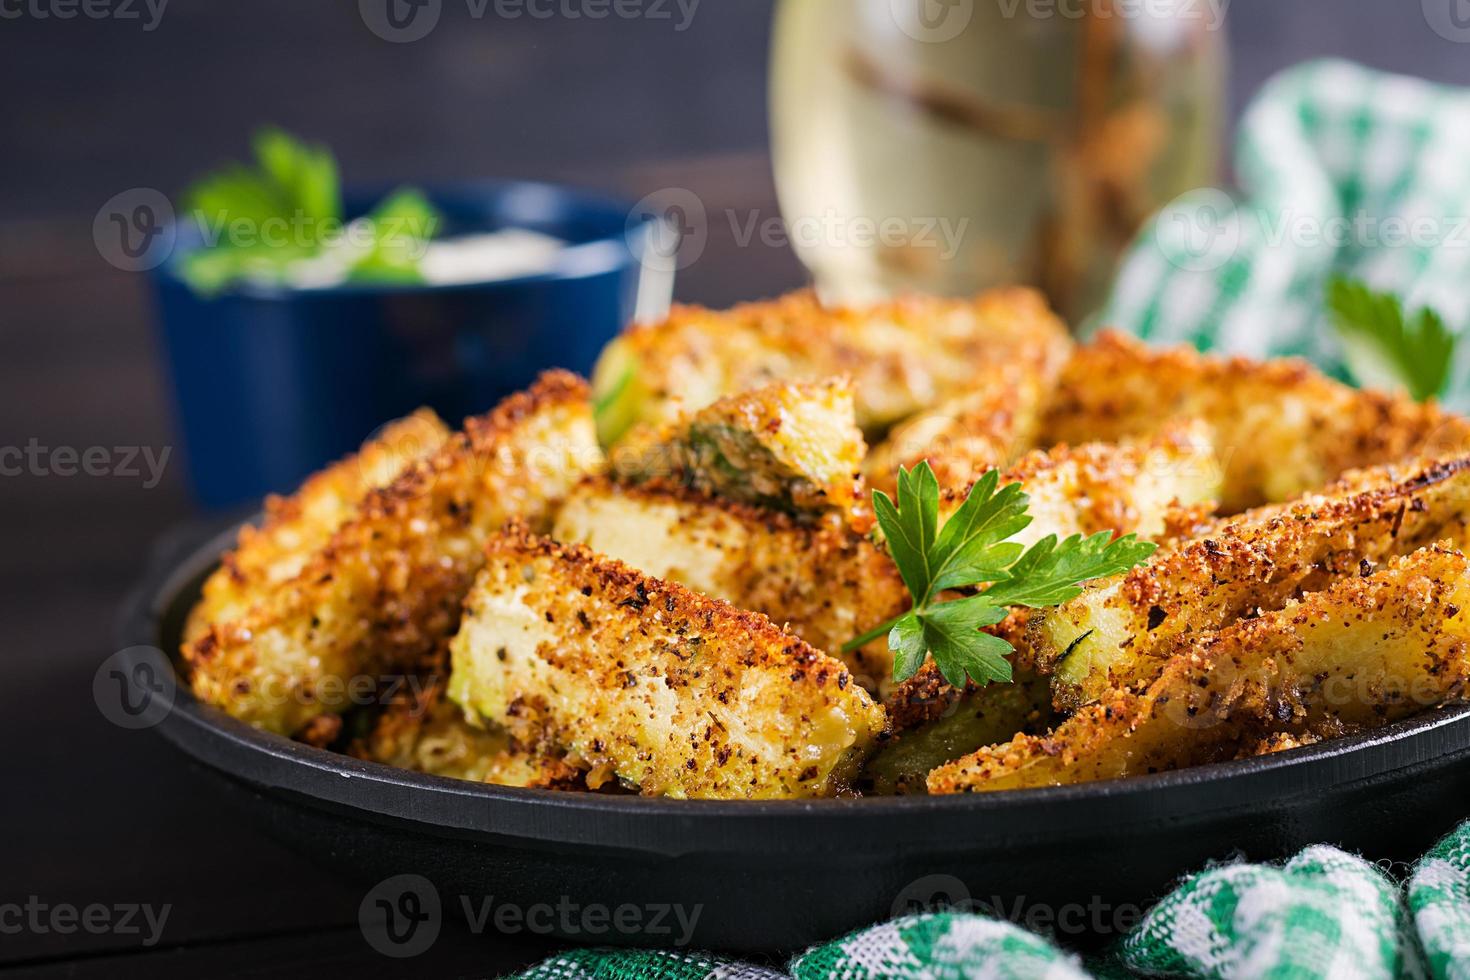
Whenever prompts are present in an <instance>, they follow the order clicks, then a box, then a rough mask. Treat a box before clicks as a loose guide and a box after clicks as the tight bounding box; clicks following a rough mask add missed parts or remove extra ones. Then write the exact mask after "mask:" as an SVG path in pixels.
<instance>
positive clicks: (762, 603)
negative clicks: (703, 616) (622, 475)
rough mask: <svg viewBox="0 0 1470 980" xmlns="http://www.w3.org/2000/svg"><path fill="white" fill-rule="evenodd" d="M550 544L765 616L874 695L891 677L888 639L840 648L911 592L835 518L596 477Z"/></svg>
mask: <svg viewBox="0 0 1470 980" xmlns="http://www.w3.org/2000/svg"><path fill="white" fill-rule="evenodd" d="M552 537H553V538H555V539H556V540H558V541H561V542H563V543H565V544H585V545H587V546H588V547H589V548H591V549H592V550H593V551H595V552H597V553H598V554H601V555H606V556H607V557H609V558H615V559H617V560H619V561H621V562H624V563H625V564H627V565H630V566H632V567H633V568H636V569H638V570H639V571H640V572H643V573H644V574H645V575H651V576H653V577H654V578H660V579H665V580H667V581H670V582H677V583H679V584H680V585H683V586H686V587H687V588H690V589H693V590H694V591H696V592H701V593H703V594H705V595H707V596H710V597H712V598H715V599H724V600H725V601H727V602H729V603H730V604H731V605H734V606H738V607H739V608H741V609H749V610H751V611H753V612H758V613H761V614H762V615H764V616H767V617H768V618H770V620H771V621H772V622H774V623H776V624H777V625H778V626H784V627H785V628H786V629H788V630H789V631H791V632H793V633H795V634H796V635H797V636H799V637H801V638H802V639H803V640H805V641H806V642H807V643H810V644H811V645H812V646H814V647H816V648H817V649H818V650H823V651H826V652H827V653H829V654H831V655H832V656H834V657H841V658H842V659H844V660H845V661H846V662H847V663H848V665H849V666H850V667H851V668H852V671H853V673H854V674H856V675H857V678H858V680H859V682H860V683H861V684H863V686H864V687H867V688H868V689H870V690H878V689H879V688H881V687H882V686H883V684H885V683H886V682H887V681H888V680H889V678H890V677H891V675H892V673H893V655H892V654H891V653H890V652H889V650H888V641H887V638H886V637H885V638H881V639H878V640H875V641H873V642H872V643H870V644H868V645H867V646H865V647H863V648H862V649H861V650H857V651H855V652H853V653H851V654H848V655H843V654H842V646H843V644H845V643H846V642H847V641H848V640H851V639H852V638H853V637H855V636H858V635H859V634H861V633H862V632H863V631H864V630H867V629H869V628H870V627H872V626H873V624H874V623H881V622H883V621H885V620H887V619H889V618H891V617H893V616H897V615H899V614H901V613H903V612H904V611H905V610H907V609H908V608H909V605H910V603H911V599H910V597H909V593H908V589H907V587H905V586H904V584H903V579H902V578H901V577H900V576H899V574H898V567H897V566H896V565H894V564H893V560H892V559H891V558H889V557H888V555H887V554H885V553H884V552H883V550H882V549H881V548H879V547H878V546H877V545H875V544H873V542H872V541H870V540H869V539H868V538H867V537H865V536H863V535H860V534H857V533H856V532H854V531H853V530H852V529H851V528H849V527H848V526H847V524H846V523H845V522H844V521H843V520H842V519H841V518H840V517H839V516H838V515H836V514H830V515H827V516H825V517H823V518H822V519H820V520H817V521H815V522H811V521H798V520H795V519H793V518H792V517H789V516H787V515H785V514H780V513H775V512H772V511H766V510H760V509H757V508H754V507H747V506H745V505H742V504H734V503H730V502H728V501H723V500H717V499H715V498H712V497H706V496H703V495H701V494H698V493H695V492H693V491H688V490H682V489H677V488H675V489H670V488H666V487H625V486H621V485H618V484H615V483H612V482H611V481H609V480H605V479H593V480H588V481H586V482H584V483H582V484H581V485H580V486H578V487H577V488H576V489H574V490H573V491H572V493H571V495H570V496H569V497H568V498H567V501H566V503H565V504H564V505H563V506H562V508H561V512H560V513H559V514H558V515H557V519H556V524H555V525H554V527H553V529H552Z"/></svg>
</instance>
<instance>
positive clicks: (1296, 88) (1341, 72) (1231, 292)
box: [1092, 61, 1470, 410]
mask: <svg viewBox="0 0 1470 980" xmlns="http://www.w3.org/2000/svg"><path fill="white" fill-rule="evenodd" d="M1235 171H1236V178H1237V179H1238V181H1239V183H1240V188H1241V190H1240V193H1239V194H1238V195H1235V196H1232V195H1230V194H1227V193H1225V192H1224V191H1221V190H1210V189H1202V190H1197V191H1194V192H1191V193H1188V194H1185V195H1183V196H1182V197H1180V198H1179V199H1178V200H1176V201H1174V202H1172V203H1171V204H1170V205H1169V206H1167V207H1166V208H1164V209H1163V210H1162V211H1161V212H1160V213H1159V214H1158V215H1157V216H1156V218H1155V219H1154V220H1153V221H1152V222H1151V223H1150V224H1149V225H1148V226H1147V227H1146V228H1145V229H1144V231H1143V233H1142V234H1141V235H1140V236H1139V237H1138V239H1137V240H1136V241H1135V242H1134V244H1133V246H1132V247H1131V248H1130V250H1129V251H1128V253H1127V254H1126V255H1125V256H1124V259H1123V262H1122V264H1121V266H1120V268H1119V272H1118V275H1117V277H1116V279H1115V282H1114V287H1113V291H1112V295H1111V296H1110V298H1109V299H1108V301H1107V303H1106V304H1105V306H1104V308H1103V309H1102V311H1100V313H1099V314H1098V315H1097V316H1096V317H1095V318H1094V319H1093V321H1092V323H1093V324H1095V325H1108V326H1115V327H1118V328H1120V329H1123V330H1127V331H1130V332H1132V333H1135V334H1138V335H1139V336H1141V337H1143V338H1145V339H1148V340H1151V341H1155V342H1159V343H1192V344H1194V345H1195V346H1197V347H1199V348H1200V349H1202V350H1221V351H1224V352H1227V353H1238V354H1248V355H1252V356H1292V355H1296V356H1302V357H1306V358H1308V359H1310V360H1313V361H1315V362H1317V363H1318V364H1320V365H1322V366H1323V367H1324V368H1326V369H1327V370H1328V371H1330V372H1332V373H1334V374H1338V375H1339V376H1342V373H1343V364H1342V351H1341V349H1340V347H1339V346H1338V343H1337V341H1336V338H1335V336H1334V334H1333V331H1332V330H1330V329H1327V324H1326V322H1325V315H1324V310H1323V291H1324V288H1325V285H1326V283H1327V281H1328V280H1329V279H1330V278H1331V277H1332V276H1333V275H1344V276H1349V277H1353V278H1357V279H1362V280H1364V281H1366V282H1367V283H1368V284H1369V285H1370V286H1372V287H1374V288H1375V289H1379V290H1385V291H1389V292H1395V293H1398V294H1400V295H1401V296H1403V297H1404V299H1405V300H1406V301H1407V303H1408V306H1409V307H1410V308H1411V309H1414V308H1418V307H1420V306H1429V307H1432V308H1434V309H1435V310H1437V311H1439V313H1440V314H1441V315H1442V316H1444V317H1445V319H1446V320H1447V321H1448V322H1449V323H1450V324H1451V325H1452V326H1455V327H1459V328H1461V329H1463V328H1464V326H1465V325H1466V324H1470V290H1467V289H1466V288H1465V283H1466V282H1467V281H1470V91H1467V90H1464V89H1458V88H1447V87H1443V86H1438V85H1433V84H1431V83H1429V82H1425V81H1421V80H1418V79H1413V78H1406V77H1403V76H1399V75H1388V74H1384V73H1381V72H1377V71H1372V70H1370V69H1367V68H1363V67H1361V66H1359V65H1355V64H1352V63H1350V62H1345V61H1315V62H1309V63H1307V64H1304V65H1300V66H1298V67H1296V68H1293V69H1290V70H1288V71H1286V72H1284V73H1283V74H1281V75H1278V76H1277V77H1276V78H1274V79H1273V80H1271V81H1270V82H1269V83H1267V85H1266V86H1265V87H1264V88H1263V89H1262V91H1261V93H1260V95H1259V96H1258V97H1257V98H1256V99H1255V100H1254V102H1253V103H1252V104H1251V105H1250V107H1249V108H1248V109H1247V110H1246V113H1245V115H1244V116H1243V118H1242V119H1241V123H1240V129H1239V136H1238V139H1237V143H1236V151H1235ZM1465 360H1466V359H1462V360H1461V362H1460V363H1458V364H1456V365H1455V369H1454V371H1453V375H1452V377H1451V381H1450V385H1449V389H1448V390H1449V391H1450V392H1451V393H1452V394H1451V396H1450V397H1449V398H1447V399H1446V400H1447V402H1448V403H1449V404H1450V405H1451V407H1454V408H1458V409H1462V410H1463V409H1466V408H1470V384H1467V383H1466V382H1467V381H1470V377H1467V364H1466V363H1465Z"/></svg>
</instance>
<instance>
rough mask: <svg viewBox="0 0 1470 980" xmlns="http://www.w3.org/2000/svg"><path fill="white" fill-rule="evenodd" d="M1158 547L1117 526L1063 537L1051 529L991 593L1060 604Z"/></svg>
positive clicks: (1015, 601) (1035, 604) (1012, 602)
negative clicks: (1119, 533) (1118, 531)
mask: <svg viewBox="0 0 1470 980" xmlns="http://www.w3.org/2000/svg"><path fill="white" fill-rule="evenodd" d="M1157 548H1158V545H1156V544H1154V543H1153V542H1152V541H1140V540H1138V536H1137V535H1134V534H1129V535H1126V536H1124V537H1121V538H1117V539H1114V538H1113V535H1112V532H1111V531H1101V532H1099V533H1097V534H1094V535H1092V537H1089V538H1084V537H1083V536H1082V535H1080V534H1074V535H1072V536H1071V537H1070V538H1067V539H1066V540H1064V541H1062V542H1060V543H1058V541H1057V536H1056V535H1055V534H1049V535H1047V536H1046V537H1044V538H1042V539H1041V540H1040V541H1038V542H1036V543H1035V544H1033V545H1032V546H1031V547H1030V549H1028V550H1027V552H1026V553H1025V554H1024V555H1022V556H1021V558H1020V560H1019V561H1017V562H1016V563H1015V564H1014V565H1012V566H1011V567H1010V568H1009V569H1008V570H1007V572H1006V574H1005V577H1004V578H1002V579H999V580H997V581H996V583H995V584H994V585H992V586H991V587H990V588H989V589H987V590H986V592H985V596H986V598H988V599H989V600H990V601H991V602H995V603H999V604H1001V605H1006V606H1028V607H1030V608H1032V609H1042V608H1045V607H1047V606H1060V605H1061V604H1062V603H1064V602H1070V601H1071V600H1073V599H1075V598H1077V596H1078V595H1080V594H1081V593H1082V587H1081V586H1080V585H1079V584H1078V583H1080V582H1089V581H1091V580H1092V579H1095V578H1104V577H1106V576H1108V575H1117V574H1118V573H1119V572H1122V571H1127V570H1128V569H1130V568H1132V567H1133V566H1135V565H1139V564H1142V563H1143V562H1145V561H1147V560H1148V558H1149V556H1150V555H1152V554H1153V553H1154V551H1155V549H1157Z"/></svg>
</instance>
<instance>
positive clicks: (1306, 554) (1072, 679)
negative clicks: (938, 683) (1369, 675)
mask: <svg viewBox="0 0 1470 980" xmlns="http://www.w3.org/2000/svg"><path fill="white" fill-rule="evenodd" d="M1372 482H1373V481H1371V480H1370V479H1369V478H1368V476H1367V474H1359V476H1358V478H1357V479H1356V481H1355V482H1354V484H1353V486H1355V487H1357V486H1369V485H1371V483H1372ZM1377 482H1378V484H1379V485H1378V487H1377V488H1376V489H1370V490H1365V491H1363V492H1346V493H1341V494H1340V495H1337V496H1329V495H1321V494H1312V495H1309V496H1307V497H1305V498H1303V499H1302V500H1300V501H1297V502H1295V503H1292V504H1285V505H1283V504H1277V505H1273V506H1269V507H1264V508H1261V509H1259V510H1256V511H1250V512H1247V513H1246V514H1244V515H1241V516H1240V517H1239V518H1238V519H1235V520H1232V521H1231V522H1229V523H1228V524H1226V525H1225V526H1223V527H1219V528H1215V529H1213V530H1212V531H1211V533H1210V534H1209V535H1208V536H1206V537H1204V538H1202V539H1199V540H1195V541H1193V542H1190V543H1188V544H1185V545H1181V546H1179V547H1177V548H1173V549H1166V550H1165V551H1162V552H1159V553H1158V554H1156V555H1155V556H1154V558H1153V559H1152V560H1151V561H1150V562H1149V563H1148V564H1146V565H1141V566H1139V567H1138V568H1135V569H1133V570H1132V571H1130V572H1128V573H1126V574H1124V575H1121V576H1118V577H1116V578H1113V579H1109V580H1107V581H1104V582H1099V583H1096V584H1094V585H1093V586H1091V587H1090V588H1088V589H1087V591H1085V592H1084V593H1083V594H1082V595H1080V596H1078V597H1077V598H1076V599H1073V600H1072V601H1071V602H1069V603H1066V604H1065V605H1063V606H1060V607H1058V608H1056V609H1051V610H1047V611H1046V612H1045V613H1044V614H1043V615H1042V616H1040V617H1039V628H1038V634H1037V636H1036V637H1035V638H1034V641H1033V643H1032V647H1033V649H1034V651H1035V655H1036V660H1037V666H1038V669H1040V670H1042V671H1043V672H1047V673H1051V672H1053V671H1055V673H1056V678H1055V680H1054V682H1053V684H1054V687H1055V692H1056V698H1057V707H1058V708H1060V709H1062V710H1074V709H1076V708H1078V707H1080V706H1081V705H1083V704H1085V703H1087V702H1089V701H1092V700H1095V699H1097V698H1099V697H1101V696H1102V695H1103V694H1104V692H1106V691H1107V690H1109V689H1112V688H1125V687H1126V688H1132V689H1134V690H1141V689H1142V687H1143V686H1144V685H1147V684H1148V683H1149V682H1151V681H1152V680H1153V679H1154V678H1155V677H1157V676H1158V672H1159V671H1160V670H1161V669H1162V667H1163V658H1165V657H1167V656H1168V654H1169V651H1170V649H1171V643H1172V642H1173V640H1174V639H1175V638H1176V637H1178V636H1181V635H1183V634H1187V633H1197V632H1203V631H1207V630H1215V629H1220V628H1222V627H1224V626H1228V625H1229V624H1230V623H1233V622H1235V621H1236V620H1238V619H1242V618H1246V617H1250V616H1257V615H1259V614H1261V613H1262V612H1270V611H1273V610H1277V609H1280V608H1282V607H1283V606H1284V605H1285V604H1286V603H1287V602H1288V601H1290V600H1292V599H1296V598H1299V597H1301V596H1302V595H1304V594H1305V593H1308V592H1314V591H1318V590H1320V589H1322V588H1325V587H1326V586H1327V585H1329V584H1330V583H1331V582H1332V581H1334V580H1336V579H1339V578H1342V577H1346V576H1354V575H1358V574H1360V573H1361V572H1362V571H1364V570H1369V571H1371V570H1372V568H1373V567H1374V566H1375V565H1377V564H1378V563H1380V562H1383V561H1385V560H1387V559H1390V558H1393V557H1395V556H1397V555H1405V554H1408V553H1410V552H1413V551H1416V550H1418V549H1419V548H1421V547H1423V546H1425V545H1428V544H1433V543H1435V542H1437V541H1440V540H1448V541H1450V542H1451V544H1452V545H1453V546H1454V547H1464V546H1466V545H1470V456H1461V457H1456V458H1450V459H1446V460H1442V461H1439V462H1434V463H1429V464H1425V465H1424V466H1423V468H1422V469H1418V470H1417V471H1414V472H1412V473H1405V472H1404V471H1403V468H1401V467H1388V468H1385V469H1384V470H1382V471H1380V475H1379V478H1378V481H1377Z"/></svg>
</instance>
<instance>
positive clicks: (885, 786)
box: [862, 671, 1051, 796]
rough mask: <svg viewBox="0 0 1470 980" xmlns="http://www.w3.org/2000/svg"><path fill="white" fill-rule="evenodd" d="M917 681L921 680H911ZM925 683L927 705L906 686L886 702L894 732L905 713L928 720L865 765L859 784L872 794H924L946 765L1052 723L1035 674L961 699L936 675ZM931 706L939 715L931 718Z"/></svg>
mask: <svg viewBox="0 0 1470 980" xmlns="http://www.w3.org/2000/svg"><path fill="white" fill-rule="evenodd" d="M920 677H923V675H922V674H918V675H915V678H914V679H919V678H920ZM924 680H925V681H927V682H929V683H930V684H931V685H933V687H934V689H933V691H932V694H931V697H932V698H933V700H932V701H931V702H930V703H929V704H927V705H916V704H915V703H914V701H913V698H914V697H915V696H916V691H915V688H913V687H910V686H909V685H908V684H905V685H903V686H902V687H901V688H900V690H899V691H898V692H895V697H894V698H890V699H889V702H888V704H887V707H888V712H889V718H890V719H892V720H893V725H894V727H895V728H899V727H900V726H901V722H900V720H899V719H900V717H901V715H902V714H903V713H905V712H908V713H910V714H914V713H917V714H921V715H923V716H926V717H925V720H924V721H922V722H921V723H920V724H918V725H916V726H915V727H913V728H911V729H909V730H907V731H901V732H899V733H898V734H897V735H895V736H894V737H893V738H892V739H890V740H889V741H888V743H887V744H886V745H885V746H884V747H883V748H882V749H881V750H880V751H879V752H878V754H877V755H875V756H874V757H873V758H872V759H871V760H869V762H868V765H867V768H866V769H864V770H863V779H862V782H863V785H864V787H865V789H867V790H868V791H870V792H872V793H874V794H876V795H879V796H893V795H914V794H923V793H926V792H928V787H927V785H926V782H925V781H926V779H927V778H928V775H929V773H930V772H932V771H933V770H935V769H937V768H939V767H940V766H942V765H944V764H945V763H946V762H950V761H952V760H954V759H958V758H960V757H962V756H965V755H968V754H970V753H971V752H973V751H975V750H976V749H978V748H981V747H982V746H986V745H994V744H996V743H997V742H1004V741H1008V740H1009V739H1010V738H1011V737H1013V736H1014V735H1015V734H1016V733H1017V732H1034V731H1039V730H1044V728H1045V727H1046V726H1047V724H1048V722H1049V721H1050V718H1051V687H1050V685H1048V683H1047V679H1046V678H1045V677H1041V676H1039V675H1036V674H1020V673H1018V674H1017V675H1016V677H1015V679H1014V681H1013V682H1012V683H1010V684H987V685H986V686H985V687H983V688H975V687H973V686H972V687H971V689H970V690H968V691H966V692H965V693H964V694H958V693H957V692H955V690H954V689H953V688H951V687H950V686H949V685H948V684H945V683H944V682H943V679H942V678H940V677H939V673H938V671H934V672H932V673H931V674H930V675H929V676H928V677H924ZM936 680H937V681H938V683H937V684H934V682H935V681H936ZM895 701H897V703H895ZM933 707H939V708H940V710H939V711H938V712H937V713H934V712H933V711H932V708H933ZM916 709H917V712H916ZM930 715H932V717H928V716H930Z"/></svg>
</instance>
